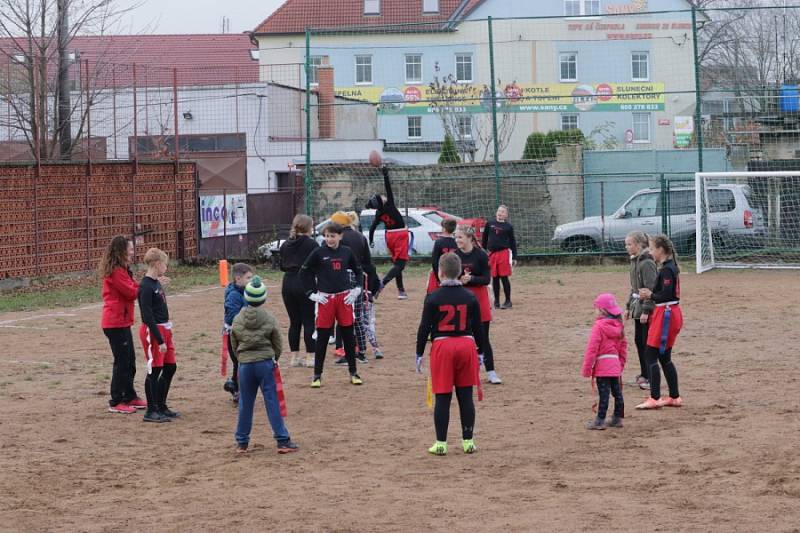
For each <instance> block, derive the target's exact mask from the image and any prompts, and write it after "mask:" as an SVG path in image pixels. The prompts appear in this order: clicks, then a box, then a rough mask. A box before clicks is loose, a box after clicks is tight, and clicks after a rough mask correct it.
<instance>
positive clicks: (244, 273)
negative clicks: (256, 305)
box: [222, 263, 253, 403]
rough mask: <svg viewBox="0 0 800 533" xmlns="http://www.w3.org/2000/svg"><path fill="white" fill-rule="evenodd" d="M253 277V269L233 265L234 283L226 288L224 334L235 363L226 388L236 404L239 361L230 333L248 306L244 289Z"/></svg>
mask: <svg viewBox="0 0 800 533" xmlns="http://www.w3.org/2000/svg"><path fill="white" fill-rule="evenodd" d="M252 277H253V267H251V266H250V265H248V264H246V263H236V264H235V265H233V281H232V282H231V283H229V284H228V286H227V287H226V288H225V327H224V329H223V331H222V334H223V335H224V336H225V342H227V343H228V355H229V356H230V358H231V361H232V362H233V374H232V377H231V378H230V379H228V380H227V381H225V385H224V388H225V390H226V391H227V392H230V393H231V395H232V396H233V398H232V399H233V401H234V402H237V403H238V402H239V360H238V358H237V357H236V353H235V352H234V350H233V345H232V344H231V337H230V332H231V328H232V327H233V319H234V318H236V315H238V314H239V311H241V310H242V308H243V307H245V306H246V305H247V302H246V301H245V299H244V288H245V287H246V286H247V284H248V283H249V282H250V278H252Z"/></svg>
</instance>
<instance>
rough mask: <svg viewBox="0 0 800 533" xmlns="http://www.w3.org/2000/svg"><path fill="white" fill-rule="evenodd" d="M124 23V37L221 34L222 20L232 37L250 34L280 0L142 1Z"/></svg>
mask: <svg viewBox="0 0 800 533" xmlns="http://www.w3.org/2000/svg"><path fill="white" fill-rule="evenodd" d="M143 2H144V3H143V5H142V6H141V7H139V8H138V9H136V10H135V11H133V12H132V13H131V14H130V15H128V16H127V17H126V19H125V21H124V30H125V33H140V32H141V31H143V30H145V29H147V30H148V31H147V33H220V32H221V30H222V18H223V17H228V18H229V19H230V29H231V33H239V32H243V31H247V30H253V29H255V27H256V26H257V25H258V24H259V23H260V22H261V21H262V20H264V19H265V18H267V17H268V16H269V15H270V14H271V13H272V12H273V11H275V10H276V9H277V8H278V7H279V6H280V5H281V4H283V0H223V1H220V0H143Z"/></svg>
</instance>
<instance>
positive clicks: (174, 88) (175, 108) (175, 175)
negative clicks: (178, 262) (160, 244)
mask: <svg viewBox="0 0 800 533" xmlns="http://www.w3.org/2000/svg"><path fill="white" fill-rule="evenodd" d="M172 114H173V115H174V124H175V168H174V170H173V172H172V194H173V198H174V201H173V206H174V208H175V256H177V255H178V250H179V248H180V235H179V233H178V172H179V170H180V166H181V164H180V158H181V146H180V140H181V139H180V134H179V132H178V69H177V68H173V69H172Z"/></svg>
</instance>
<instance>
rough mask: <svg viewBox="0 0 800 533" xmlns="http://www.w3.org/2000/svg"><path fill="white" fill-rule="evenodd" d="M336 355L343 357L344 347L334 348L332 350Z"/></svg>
mask: <svg viewBox="0 0 800 533" xmlns="http://www.w3.org/2000/svg"><path fill="white" fill-rule="evenodd" d="M333 354H334V355H335V356H336V357H344V348H336V350H335V351H334V352H333Z"/></svg>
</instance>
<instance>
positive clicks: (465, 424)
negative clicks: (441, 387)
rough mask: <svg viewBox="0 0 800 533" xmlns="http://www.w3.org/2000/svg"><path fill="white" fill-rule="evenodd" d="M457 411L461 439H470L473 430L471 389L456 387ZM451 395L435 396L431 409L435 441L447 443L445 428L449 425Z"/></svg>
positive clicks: (473, 411)
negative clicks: (459, 415)
mask: <svg viewBox="0 0 800 533" xmlns="http://www.w3.org/2000/svg"><path fill="white" fill-rule="evenodd" d="M456 398H457V399H458V410H459V412H460V413H461V437H462V438H464V439H471V438H472V431H473V430H474V429H475V404H474V403H473V402H472V387H456ZM452 399H453V393H452V392H448V393H447V394H437V395H436V405H435V406H434V408H433V425H434V426H435V427H436V440H438V441H440V442H447V426H449V425H450V401H451V400H452Z"/></svg>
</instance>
